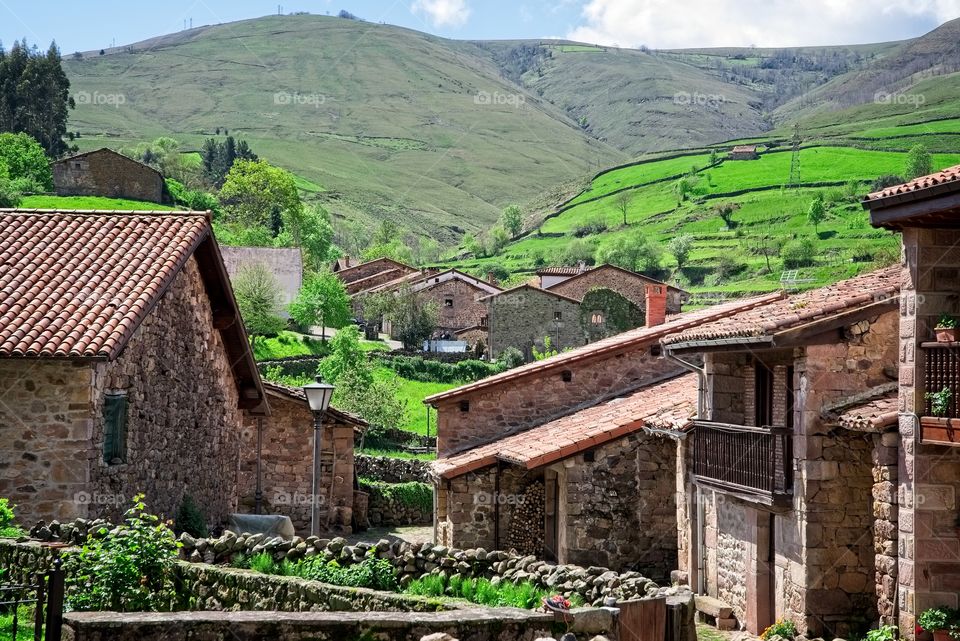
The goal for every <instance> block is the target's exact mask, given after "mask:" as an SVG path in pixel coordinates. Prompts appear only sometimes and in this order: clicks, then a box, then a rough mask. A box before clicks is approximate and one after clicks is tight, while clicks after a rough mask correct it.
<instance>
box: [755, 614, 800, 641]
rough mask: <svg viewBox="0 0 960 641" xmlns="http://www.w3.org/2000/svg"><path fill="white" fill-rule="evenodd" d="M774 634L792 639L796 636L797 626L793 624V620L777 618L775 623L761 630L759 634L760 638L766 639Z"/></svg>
mask: <svg viewBox="0 0 960 641" xmlns="http://www.w3.org/2000/svg"><path fill="white" fill-rule="evenodd" d="M774 636H777V637H782V638H784V639H792V638H794V637H795V636H797V628H796V626H795V625H794V624H793V621H789V620H784V619H778V620H777V622H776V623H774V624H773V625H771V626H770V627H768V628H767V629H766V630H764V631H763V634H761V635H760V638H761V639H764V641H766V639H769V638H770V637H774Z"/></svg>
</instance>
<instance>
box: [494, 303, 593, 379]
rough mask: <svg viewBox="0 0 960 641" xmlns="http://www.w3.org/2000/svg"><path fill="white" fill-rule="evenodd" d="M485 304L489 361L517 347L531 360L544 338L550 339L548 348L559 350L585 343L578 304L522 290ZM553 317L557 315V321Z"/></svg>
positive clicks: (584, 333) (585, 338)
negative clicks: (535, 348) (534, 349)
mask: <svg viewBox="0 0 960 641" xmlns="http://www.w3.org/2000/svg"><path fill="white" fill-rule="evenodd" d="M486 302H487V328H488V332H489V336H490V345H489V346H490V356H491V358H494V359H495V358H497V356H499V355H500V353H501V352H503V350H504V349H506V348H508V347H516V348H517V349H519V350H520V351H521V352H523V354H524V356H525V357H526V359H527V360H528V361H532V360H533V347H534V346H536V347H537V349H543V339H544V337H545V336H549V337H550V341H551V343H552V344H551V349H556V350H558V351H562V350H565V349H570V348H575V347H580V346H581V345H585V344H586V343H587V336H586V332H584V330H583V328H581V326H580V304H579V303H577V302H575V301H572V300H568V299H566V298H561V297H559V296H556V295H554V294H551V293H548V292H545V291H542V290H539V289H536V288H530V287H524V288H521V289H516V290H511V291H508V292H504V293H503V294H498V295H497V296H494V297H493V298H490V299H487V301H486ZM556 314H560V321H559V322H557V320H556Z"/></svg>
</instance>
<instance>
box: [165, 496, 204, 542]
mask: <svg viewBox="0 0 960 641" xmlns="http://www.w3.org/2000/svg"><path fill="white" fill-rule="evenodd" d="M173 528H174V530H175V531H176V532H186V533H187V534H189V535H190V536H192V537H196V538H205V537H206V536H207V534H208V532H207V520H206V518H204V516H203V512H202V511H201V510H200V507H199V506H198V505H197V503H196V501H194V500H193V497H192V496H190V495H189V494H187V495H185V496H184V497H183V500H181V501H180V508H179V509H178V510H177V518H176V520H175V521H174V526H173Z"/></svg>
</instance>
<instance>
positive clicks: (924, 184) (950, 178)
mask: <svg viewBox="0 0 960 641" xmlns="http://www.w3.org/2000/svg"><path fill="white" fill-rule="evenodd" d="M953 182H960V165H955V166H953V167H947V168H946V169H944V170H942V171H938V172H936V173H933V174H929V175H927V176H920V177H919V178H914V179H913V180H911V181H908V182H905V183H902V184H900V185H894V186H892V187H887V188H886V189H881V190H880V191H875V192H873V193H872V194H867V196H866V198H864V202H870V201H874V200H882V199H884V198H890V197H891V196H901V195H903V194H909V193H913V192H916V191H920V190H922V189H927V188H929V187H935V186H937V185H943V184H946V183H953Z"/></svg>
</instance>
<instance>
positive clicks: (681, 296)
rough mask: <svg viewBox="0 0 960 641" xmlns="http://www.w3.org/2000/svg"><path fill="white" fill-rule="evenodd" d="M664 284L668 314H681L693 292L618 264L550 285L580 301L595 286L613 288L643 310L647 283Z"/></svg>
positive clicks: (555, 289)
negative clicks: (690, 292)
mask: <svg viewBox="0 0 960 641" xmlns="http://www.w3.org/2000/svg"><path fill="white" fill-rule="evenodd" d="M648 285H661V286H663V287H664V288H666V290H667V308H666V311H667V313H668V314H679V313H680V308H681V307H682V305H683V303H685V302H686V301H687V300H689V297H690V295H689V294H688V293H687V292H685V291H684V290H682V289H679V288H677V287H673V286H671V285H667V284H666V283H661V282H660V281H658V280H655V279H653V278H648V277H647V276H644V275H643V274H638V273H636V272H632V271H629V270H626V269H622V268H620V267H616V266H615V265H600V266H598V267H594V268H592V269H589V270H587V271H584V272H581V273H580V274H577V275H574V276H571V277H569V278H566V279H563V280H560V281H559V282H557V283H556V284H554V285H551V286H550V287H547V288H546V289H549V290H550V291H551V292H556V293H557V294H563V295H564V296H567V297H569V298H575V299H577V300H579V301H582V300H583V297H584V296H586V295H587V292H589V291H590V290H592V289H597V288H604V289H610V290H612V291H615V292H617V293H618V294H620V295H622V296H624V297H625V298H626V299H627V300H629V301H630V302H632V303H633V304H634V305H636V306H637V307H639V308H640V309H644V310H645V309H646V306H647V286H648Z"/></svg>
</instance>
